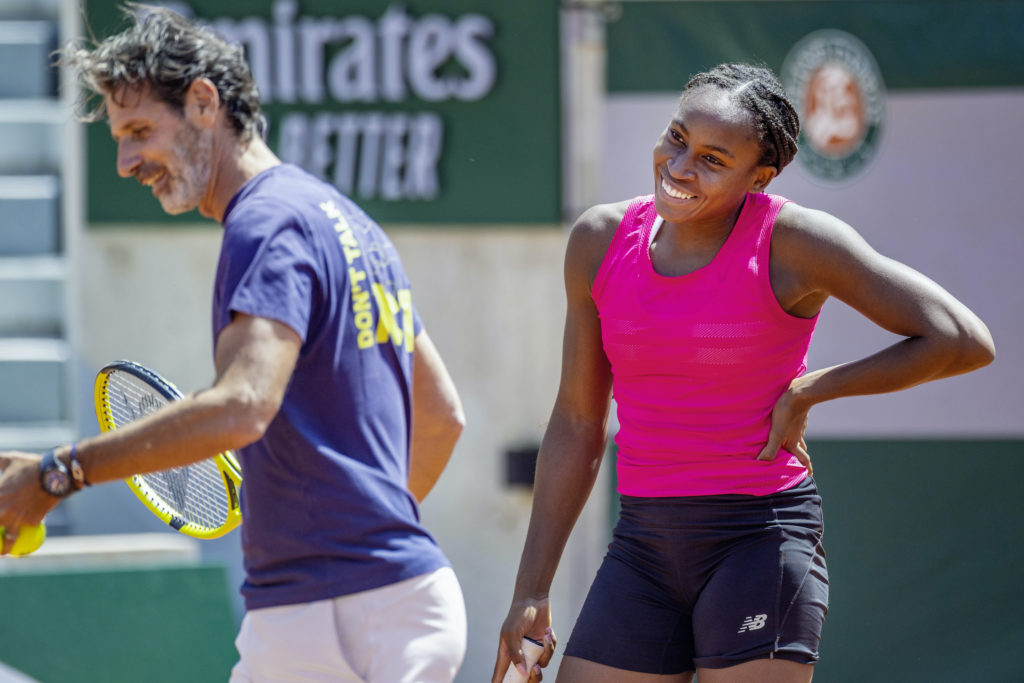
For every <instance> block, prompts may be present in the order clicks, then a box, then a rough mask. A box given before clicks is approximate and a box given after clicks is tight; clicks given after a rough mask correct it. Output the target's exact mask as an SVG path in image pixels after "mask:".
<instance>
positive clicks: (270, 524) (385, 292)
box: [0, 5, 466, 683]
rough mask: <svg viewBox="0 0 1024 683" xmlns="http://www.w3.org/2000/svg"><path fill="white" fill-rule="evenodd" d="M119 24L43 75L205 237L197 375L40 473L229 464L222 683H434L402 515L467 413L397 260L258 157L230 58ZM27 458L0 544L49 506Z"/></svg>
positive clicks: (411, 518)
mask: <svg viewBox="0 0 1024 683" xmlns="http://www.w3.org/2000/svg"><path fill="white" fill-rule="evenodd" d="M126 15H127V16H128V17H129V18H130V19H131V21H132V25H131V26H130V27H129V28H128V29H127V30H125V31H124V32H122V33H120V34H118V35H115V36H113V37H110V38H107V39H106V40H104V41H102V42H100V43H99V44H98V45H96V46H94V47H93V48H92V49H85V48H81V47H74V46H72V47H68V48H67V49H65V50H64V53H63V58H62V59H63V62H64V64H65V65H66V66H68V67H70V68H72V69H74V70H75V71H76V72H77V74H78V76H79V78H80V81H81V83H82V84H83V85H84V86H85V89H86V90H87V91H88V92H89V93H91V95H92V97H87V98H86V99H85V100H84V101H83V105H85V108H84V110H83V113H82V117H83V118H84V119H86V120H92V121H96V120H100V119H102V118H104V117H106V118H107V119H108V121H109V125H110V132H111V135H112V136H113V138H114V141H115V142H116V144H117V171H118V173H119V174H120V175H121V176H123V177H125V178H130V177H134V178H135V179H136V180H137V181H138V182H139V183H142V184H143V185H146V186H148V187H151V188H152V192H153V195H154V196H155V197H156V198H157V199H158V200H159V201H160V203H161V205H162V206H163V208H164V210H165V211H166V212H167V213H171V214H178V213H184V212H187V211H191V210H192V209H198V210H199V212H200V213H201V214H202V215H203V216H206V217H207V218H212V219H214V220H217V221H218V222H220V223H222V224H223V227H224V236H223V241H222V245H221V251H220V259H219V263H218V267H217V275H216V280H215V284H214V299H213V339H214V364H215V368H216V380H215V382H214V384H213V386H211V387H210V388H208V389H206V390H204V391H200V392H198V393H196V394H194V395H192V396H189V397H187V398H185V399H183V400H181V401H177V402H174V403H172V404H171V405H169V406H167V407H165V408H164V409H162V410H159V411H157V412H155V413H153V414H152V415H150V416H149V417H147V418H146V419H145V420H141V421H138V422H136V423H133V424H132V425H130V426H129V427H128V428H125V429H121V430H117V431H116V432H108V433H105V434H100V435H98V436H94V437H89V438H85V439H82V440H81V441H79V442H77V443H76V444H74V445H71V444H68V445H62V446H58V447H57V448H55V449H54V450H53V451H52V456H49V457H50V460H55V461H56V462H60V463H62V464H63V463H66V465H64V466H66V467H68V468H71V467H75V468H80V469H76V471H78V472H84V476H83V478H82V481H87V482H90V483H92V484H96V483H99V482H105V481H113V480H118V479H123V478H125V477H127V476H130V475H132V474H136V473H144V472H150V471H158V470H165V469H168V468H171V467H177V466H181V465H185V464H188V463H190V462H195V461H198V460H201V459H204V458H207V457H210V456H213V455H215V454H217V453H220V452H224V451H227V450H234V451H236V452H237V453H238V455H239V458H240V460H241V463H242V470H243V476H244V485H243V494H242V515H243V518H244V520H245V523H244V524H243V525H242V550H243V556H244V563H245V572H246V579H245V582H244V584H243V585H242V588H241V592H242V595H243V597H244V599H245V605H246V610H247V611H246V615H245V618H244V619H243V621H242V626H241V630H240V633H239V635H238V638H237V640H236V644H237V647H238V650H239V654H240V659H239V662H238V664H237V665H236V666H235V668H234V670H233V671H232V674H231V681H232V682H233V683H243V682H246V681H260V682H261V683H263V682H268V681H281V682H285V681H297V680H303V681H378V682H381V683H397V682H401V681H406V682H408V683H425V682H427V683H430V682H435V681H436V682H442V683H447V682H449V681H451V680H453V679H454V677H455V674H456V672H457V671H458V668H459V666H460V665H461V662H462V659H463V656H464V654H465V648H466V615H465V606H464V604H463V599H462V593H461V589H460V587H459V583H458V580H457V579H456V577H455V574H454V572H453V571H452V569H451V566H450V563H449V561H448V559H447V558H446V557H445V555H444V553H443V552H442V551H441V549H440V548H439V547H438V545H437V543H436V542H435V540H434V539H433V538H432V537H431V535H430V534H429V532H428V531H427V530H426V529H425V528H424V527H423V526H422V524H420V521H419V512H418V502H419V501H421V500H422V499H423V497H424V496H426V494H427V493H428V492H429V491H430V489H431V487H432V486H433V485H434V483H435V482H436V481H437V479H438V477H439V476H440V474H441V471H442V470H443V469H444V467H445V465H446V463H447V461H448V458H449V457H450V455H451V452H452V449H453V448H454V446H455V442H456V440H457V439H458V436H459V434H460V432H461V430H462V427H463V425H464V416H463V412H462V406H461V404H460V401H459V397H458V393H457V391H456V390H455V387H454V384H453V383H452V380H451V378H450V376H449V375H448V372H447V370H446V368H445V365H444V363H443V361H442V360H441V357H440V355H439V353H438V352H437V350H436V348H435V347H434V345H433V343H432V342H431V340H430V337H429V336H428V335H427V332H426V330H425V329H424V327H423V323H422V321H421V320H420V318H419V316H418V314H417V313H416V310H415V308H414V307H413V303H412V302H413V299H412V294H411V287H410V284H409V279H408V277H407V276H406V274H405V271H404V268H403V266H402V263H401V260H400V259H399V258H398V254H397V252H396V251H395V248H394V246H393V245H392V243H391V242H390V241H389V240H388V238H387V236H386V235H385V234H384V232H383V231H382V230H381V229H380V227H379V226H378V225H377V224H376V223H375V222H374V221H373V220H372V219H371V218H370V217H369V216H367V215H366V214H365V213H364V212H363V211H362V210H361V209H360V208H359V207H358V206H356V205H355V204H354V203H353V202H352V201H351V200H350V199H349V198H348V197H346V196H344V195H342V194H341V193H339V192H338V191H337V190H336V189H335V188H333V187H331V186H329V185H327V184H325V183H323V182H322V181H320V180H318V179H316V178H314V177H313V176H311V175H309V174H307V173H306V172H304V171H303V170H301V169H299V168H297V167H295V166H291V165H289V164H282V163H281V162H280V160H279V159H278V158H277V157H276V156H275V154H274V153H273V152H272V151H271V149H270V148H269V147H268V146H267V144H266V143H265V142H264V140H263V138H262V131H263V122H262V121H263V120H262V116H261V114H260V102H259V97H258V94H257V90H256V86H255V84H254V81H253V78H252V76H251V74H250V71H249V68H248V66H247V65H246V63H245V59H244V56H243V53H242V50H241V49H240V48H239V47H237V46H235V45H230V44H228V43H227V42H225V41H223V40H222V39H220V38H219V37H218V36H217V35H216V34H214V33H213V32H212V31H209V30H207V29H205V28H202V27H199V26H197V25H195V24H194V23H192V22H190V21H187V20H185V19H183V18H182V17H180V16H179V15H177V14H175V13H173V12H171V11H169V10H166V9H160V8H152V7H145V6H141V5H129V6H127V7H126ZM90 100H91V101H92V102H93V103H94V104H91V105H90V104H89V102H90ZM371 254H373V255H377V256H379V255H380V254H386V255H387V256H388V258H384V259H381V258H370V255H371ZM40 462H41V461H40V458H39V456H37V455H34V454H27V453H0V466H2V467H3V469H4V472H3V476H2V477H0V524H2V525H3V526H5V527H6V528H7V529H19V528H20V527H21V526H23V525H25V524H34V523H38V522H39V521H40V520H41V519H42V518H43V516H44V515H45V514H46V513H47V512H48V511H49V510H50V509H52V508H53V507H54V506H55V505H56V504H57V503H58V502H59V500H60V498H59V497H58V496H59V495H64V494H63V493H54V492H53V491H51V490H49V489H43V488H42V487H41V485H40ZM46 462H50V461H49V460H48V461H46ZM70 492H73V491H70ZM12 543H13V542H12V541H8V540H5V541H4V544H3V547H2V548H0V552H3V553H7V552H10V550H11V546H12Z"/></svg>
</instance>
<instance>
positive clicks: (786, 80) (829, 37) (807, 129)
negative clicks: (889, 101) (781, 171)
mask: <svg viewBox="0 0 1024 683" xmlns="http://www.w3.org/2000/svg"><path fill="white" fill-rule="evenodd" d="M782 80H783V84H784V85H785V87H786V90H787V91H788V92H789V94H790V97H792V98H793V100H794V103H795V104H796V106H797V109H798V110H799V113H800V124H801V125H800V128H801V130H800V140H799V144H800V153H799V154H797V159H799V160H800V161H801V162H802V163H803V165H804V166H805V167H806V168H807V169H808V170H809V171H810V172H811V174H812V175H814V176H816V177H818V178H820V179H822V180H827V181H843V180H847V179H849V178H851V177H853V176H854V175H856V174H857V173H859V172H860V171H861V170H863V169H864V168H865V167H866V166H867V164H868V162H870V161H871V159H872V158H873V157H874V155H875V152H876V151H877V149H878V144H879V140H880V138H881V134H882V126H883V122H884V119H885V85H884V83H883V82H882V76H881V73H880V72H879V70H878V64H876V63H875V59H874V57H873V56H872V55H871V52H870V51H869V50H868V49H867V47H865V45H864V44H863V43H862V42H860V41H859V40H858V39H857V38H855V37H854V36H852V35H850V34H849V33H845V32H843V31H837V30H834V29H826V30H823V31H815V32H814V33H811V34H809V35H807V36H805V37H804V38H803V39H802V40H800V41H799V42H798V43H797V44H796V45H794V46H793V49H791V50H790V51H789V54H788V55H787V56H786V59H785V61H784V62H783V65H782Z"/></svg>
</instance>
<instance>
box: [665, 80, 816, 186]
mask: <svg viewBox="0 0 1024 683" xmlns="http://www.w3.org/2000/svg"><path fill="white" fill-rule="evenodd" d="M701 87H714V88H720V89H722V90H726V91H728V92H729V93H730V94H731V95H732V96H733V98H735V100H736V101H737V102H739V103H740V104H741V105H742V106H743V107H744V108H745V109H746V110H747V111H749V112H750V113H751V114H752V115H753V117H754V125H755V126H756V129H757V141H758V143H759V144H760V145H761V159H760V160H759V161H758V165H759V166H774V167H775V168H776V170H777V171H780V172H781V171H782V169H783V168H784V167H785V166H786V164H788V163H789V162H791V161H792V160H793V157H794V156H796V151H797V148H796V141H797V136H799V134H800V117H799V116H798V115H797V113H796V108H795V107H793V103H792V102H790V101H789V96H788V95H787V94H786V90H785V88H783V87H782V84H781V83H780V82H779V79H778V78H776V77H775V74H774V73H772V71H771V70H770V69H768V68H765V67H763V66H755V65H751V64H719V65H718V66H716V67H715V68H713V69H711V70H710V71H705V72H703V73H699V74H697V75H696V76H694V77H693V78H691V79H690V82H689V83H687V84H686V89H685V90H683V97H686V94H687V93H688V92H690V91H692V90H696V89H698V88H701Z"/></svg>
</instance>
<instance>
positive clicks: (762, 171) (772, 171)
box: [751, 166, 779, 192]
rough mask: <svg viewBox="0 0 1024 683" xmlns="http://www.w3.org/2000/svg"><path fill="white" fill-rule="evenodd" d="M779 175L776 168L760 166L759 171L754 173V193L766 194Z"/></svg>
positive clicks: (752, 186) (752, 187)
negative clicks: (770, 184)
mask: <svg viewBox="0 0 1024 683" xmlns="http://www.w3.org/2000/svg"><path fill="white" fill-rule="evenodd" d="M778 174H779V172H778V170H777V169H776V168H775V167H774V166H758V167H757V171H756V172H755V173H754V182H753V183H752V184H751V189H752V190H753V191H754V192H764V190H765V188H766V187H768V184H769V183H770V182H772V180H773V179H774V178H775V176H777V175H778Z"/></svg>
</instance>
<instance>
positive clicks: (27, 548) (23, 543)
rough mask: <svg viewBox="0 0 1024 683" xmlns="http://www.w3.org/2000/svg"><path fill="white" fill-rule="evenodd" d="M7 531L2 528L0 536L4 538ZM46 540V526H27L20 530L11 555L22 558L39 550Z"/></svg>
mask: <svg viewBox="0 0 1024 683" xmlns="http://www.w3.org/2000/svg"><path fill="white" fill-rule="evenodd" d="M4 531H5V529H4V528H3V527H2V526H0V536H3V533H4ZM45 539H46V525H45V524H25V525H24V526H22V527H21V529H19V530H18V538H17V539H16V540H15V541H14V547H12V548H11V555H14V556H15V557H21V556H22V555H28V554H30V553H34V552H35V551H37V550H39V546H41V545H42V544H43V541H44V540H45Z"/></svg>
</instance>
